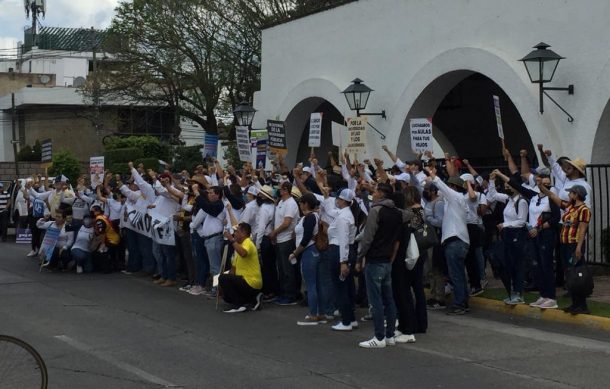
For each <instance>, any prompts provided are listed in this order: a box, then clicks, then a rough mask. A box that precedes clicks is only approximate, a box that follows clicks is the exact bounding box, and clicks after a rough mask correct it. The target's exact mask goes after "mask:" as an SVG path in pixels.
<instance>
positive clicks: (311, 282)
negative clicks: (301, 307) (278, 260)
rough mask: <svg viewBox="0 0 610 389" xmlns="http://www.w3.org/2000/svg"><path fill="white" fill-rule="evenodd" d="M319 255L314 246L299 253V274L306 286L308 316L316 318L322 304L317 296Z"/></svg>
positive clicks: (320, 311)
mask: <svg viewBox="0 0 610 389" xmlns="http://www.w3.org/2000/svg"><path fill="white" fill-rule="evenodd" d="M319 265H320V253H319V252H318V250H317V249H316V246H315V245H311V246H309V247H307V248H306V249H305V251H303V252H302V253H301V273H302V274H303V280H304V281H305V285H306V286H307V305H308V306H309V315H310V316H318V315H320V314H321V313H322V304H321V301H320V298H319V295H318V266H319Z"/></svg>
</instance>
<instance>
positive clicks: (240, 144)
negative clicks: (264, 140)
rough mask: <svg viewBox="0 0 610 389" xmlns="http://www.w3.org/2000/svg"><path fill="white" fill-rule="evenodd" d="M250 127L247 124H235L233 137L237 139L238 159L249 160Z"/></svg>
mask: <svg viewBox="0 0 610 389" xmlns="http://www.w3.org/2000/svg"><path fill="white" fill-rule="evenodd" d="M249 132H250V129H249V128H248V127H247V126H235V138H236V139H237V152H238V153H239V160H240V161H242V162H250V134H249Z"/></svg>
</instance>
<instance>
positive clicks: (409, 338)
mask: <svg viewBox="0 0 610 389" xmlns="http://www.w3.org/2000/svg"><path fill="white" fill-rule="evenodd" d="M394 340H396V343H415V335H407V334H400V335H395V336H394Z"/></svg>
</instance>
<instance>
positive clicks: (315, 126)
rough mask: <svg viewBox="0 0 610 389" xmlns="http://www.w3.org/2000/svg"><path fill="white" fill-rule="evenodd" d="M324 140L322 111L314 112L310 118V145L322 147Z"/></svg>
mask: <svg viewBox="0 0 610 389" xmlns="http://www.w3.org/2000/svg"><path fill="white" fill-rule="evenodd" d="M321 142H322V112H314V113H312V114H311V118H310V119H309V147H320V143H321Z"/></svg>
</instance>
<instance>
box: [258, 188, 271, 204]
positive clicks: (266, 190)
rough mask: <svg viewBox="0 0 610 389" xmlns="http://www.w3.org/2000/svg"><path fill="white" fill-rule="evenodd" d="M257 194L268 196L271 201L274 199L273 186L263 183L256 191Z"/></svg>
mask: <svg viewBox="0 0 610 389" xmlns="http://www.w3.org/2000/svg"><path fill="white" fill-rule="evenodd" d="M258 194H259V195H262V196H264V197H266V198H268V199H269V200H271V201H275V199H274V198H273V188H272V187H270V186H269V185H264V186H263V187H262V188H261V189H260V190H259V191H258Z"/></svg>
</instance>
